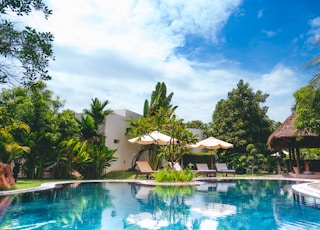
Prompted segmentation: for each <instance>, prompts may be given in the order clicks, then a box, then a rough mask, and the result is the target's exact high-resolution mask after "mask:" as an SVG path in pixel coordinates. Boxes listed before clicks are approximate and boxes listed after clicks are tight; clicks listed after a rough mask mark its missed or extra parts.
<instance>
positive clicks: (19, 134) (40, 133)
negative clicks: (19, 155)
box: [0, 82, 63, 178]
mask: <svg viewBox="0 0 320 230" xmlns="http://www.w3.org/2000/svg"><path fill="white" fill-rule="evenodd" d="M0 102H1V105H3V107H1V112H2V114H3V116H6V117H10V119H12V120H14V121H18V123H20V124H26V125H27V126H28V127H29V132H26V131H24V130H21V129H16V130H15V131H14V132H12V135H13V138H14V140H15V141H16V142H17V143H19V144H20V145H22V146H27V147H29V148H30V153H28V154H23V157H24V158H25V160H26V164H25V166H26V167H25V169H26V172H25V173H26V174H27V176H28V177H29V178H35V177H39V176H41V174H42V169H43V168H44V167H46V166H48V165H50V164H52V163H53V162H54V161H55V159H56V155H55V151H56V150H55V143H56V142H57V141H58V140H59V139H60V138H61V135H60V133H59V132H58V128H57V125H58V124H59V121H58V120H57V113H58V112H57V111H58V110H59V108H60V106H62V104H63V103H62V102H60V101H59V98H55V99H53V97H52V92H51V91H50V90H47V89H46V85H45V84H44V83H43V82H37V83H35V84H33V85H32V86H30V87H17V88H13V89H4V90H3V91H2V93H1V95H0ZM36 172H37V174H36Z"/></svg>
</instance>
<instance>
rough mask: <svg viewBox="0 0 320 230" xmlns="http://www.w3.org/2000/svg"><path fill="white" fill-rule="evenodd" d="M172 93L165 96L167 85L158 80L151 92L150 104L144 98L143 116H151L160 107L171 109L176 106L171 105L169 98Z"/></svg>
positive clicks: (170, 98)
mask: <svg viewBox="0 0 320 230" xmlns="http://www.w3.org/2000/svg"><path fill="white" fill-rule="evenodd" d="M172 97H173V93H170V94H169V95H168V96H167V86H166V84H165V83H164V82H162V83H160V82H158V83H157V85H156V88H155V90H154V91H152V93H151V100H150V104H149V102H148V100H147V99H146V100H145V102H144V108H143V116H153V115H154V114H155V112H156V111H158V110H159V109H160V108H165V109H172V110H173V111H174V110H175V109H176V108H177V106H175V107H172V105H171V100H172Z"/></svg>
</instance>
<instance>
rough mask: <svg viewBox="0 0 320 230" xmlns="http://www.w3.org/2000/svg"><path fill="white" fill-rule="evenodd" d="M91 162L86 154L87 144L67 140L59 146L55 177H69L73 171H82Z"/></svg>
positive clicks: (75, 140)
mask: <svg viewBox="0 0 320 230" xmlns="http://www.w3.org/2000/svg"><path fill="white" fill-rule="evenodd" d="M90 162H92V159H91V158H90V155H89V154H88V152H87V142H86V141H84V142H80V141H79V140H78V139H69V140H66V141H62V142H61V143H60V144H59V156H58V158H57V166H56V177H58V178H61V177H62V178H63V177H69V176H70V175H71V173H72V171H73V170H82V169H84V168H86V166H87V165H88V164H89V163H90Z"/></svg>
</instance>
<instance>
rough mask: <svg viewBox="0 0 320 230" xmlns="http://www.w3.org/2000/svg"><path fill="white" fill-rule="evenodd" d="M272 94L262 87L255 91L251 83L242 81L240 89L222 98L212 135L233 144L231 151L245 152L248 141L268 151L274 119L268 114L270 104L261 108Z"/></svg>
mask: <svg viewBox="0 0 320 230" xmlns="http://www.w3.org/2000/svg"><path fill="white" fill-rule="evenodd" d="M268 96H269V95H268V94H263V93H262V92H261V91H260V90H258V91H257V92H253V90H252V89H251V88H250V87H249V84H248V83H244V82H243V80H240V81H239V83H238V84H237V88H235V89H233V90H232V91H231V92H229V93H228V98H227V99H226V100H220V101H219V102H218V103H217V105H216V108H215V110H214V113H213V116H212V120H213V122H212V134H213V135H214V136H216V137H217V138H219V139H222V140H224V141H227V142H230V143H232V144H233V145H234V146H235V147H234V148H233V149H231V150H230V151H233V152H240V153H241V152H245V150H246V146H247V145H248V144H254V145H255V146H256V148H257V149H258V150H259V151H261V152H264V151H263V150H265V149H266V143H267V139H268V136H269V135H270V133H271V131H272V122H271V120H270V119H269V118H268V116H267V115H266V113H267V110H268V107H261V106H260V104H261V103H264V102H265V101H266V99H267V97H268Z"/></svg>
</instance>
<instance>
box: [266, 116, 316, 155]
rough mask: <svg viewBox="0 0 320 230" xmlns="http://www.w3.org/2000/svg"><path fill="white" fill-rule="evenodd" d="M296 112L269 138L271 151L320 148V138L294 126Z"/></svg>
mask: <svg viewBox="0 0 320 230" xmlns="http://www.w3.org/2000/svg"><path fill="white" fill-rule="evenodd" d="M296 117H297V114H296V113H295V112H292V113H291V115H290V116H289V117H288V118H287V119H286V120H285V121H284V122H283V123H282V125H280V126H279V128H278V129H276V130H275V131H274V132H273V133H272V134H271V135H270V136H269V138H268V146H269V148H270V149H289V148H320V136H319V135H317V134H314V133H310V132H307V131H299V130H297V129H296V128H295V126H294V119H295V118H296Z"/></svg>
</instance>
